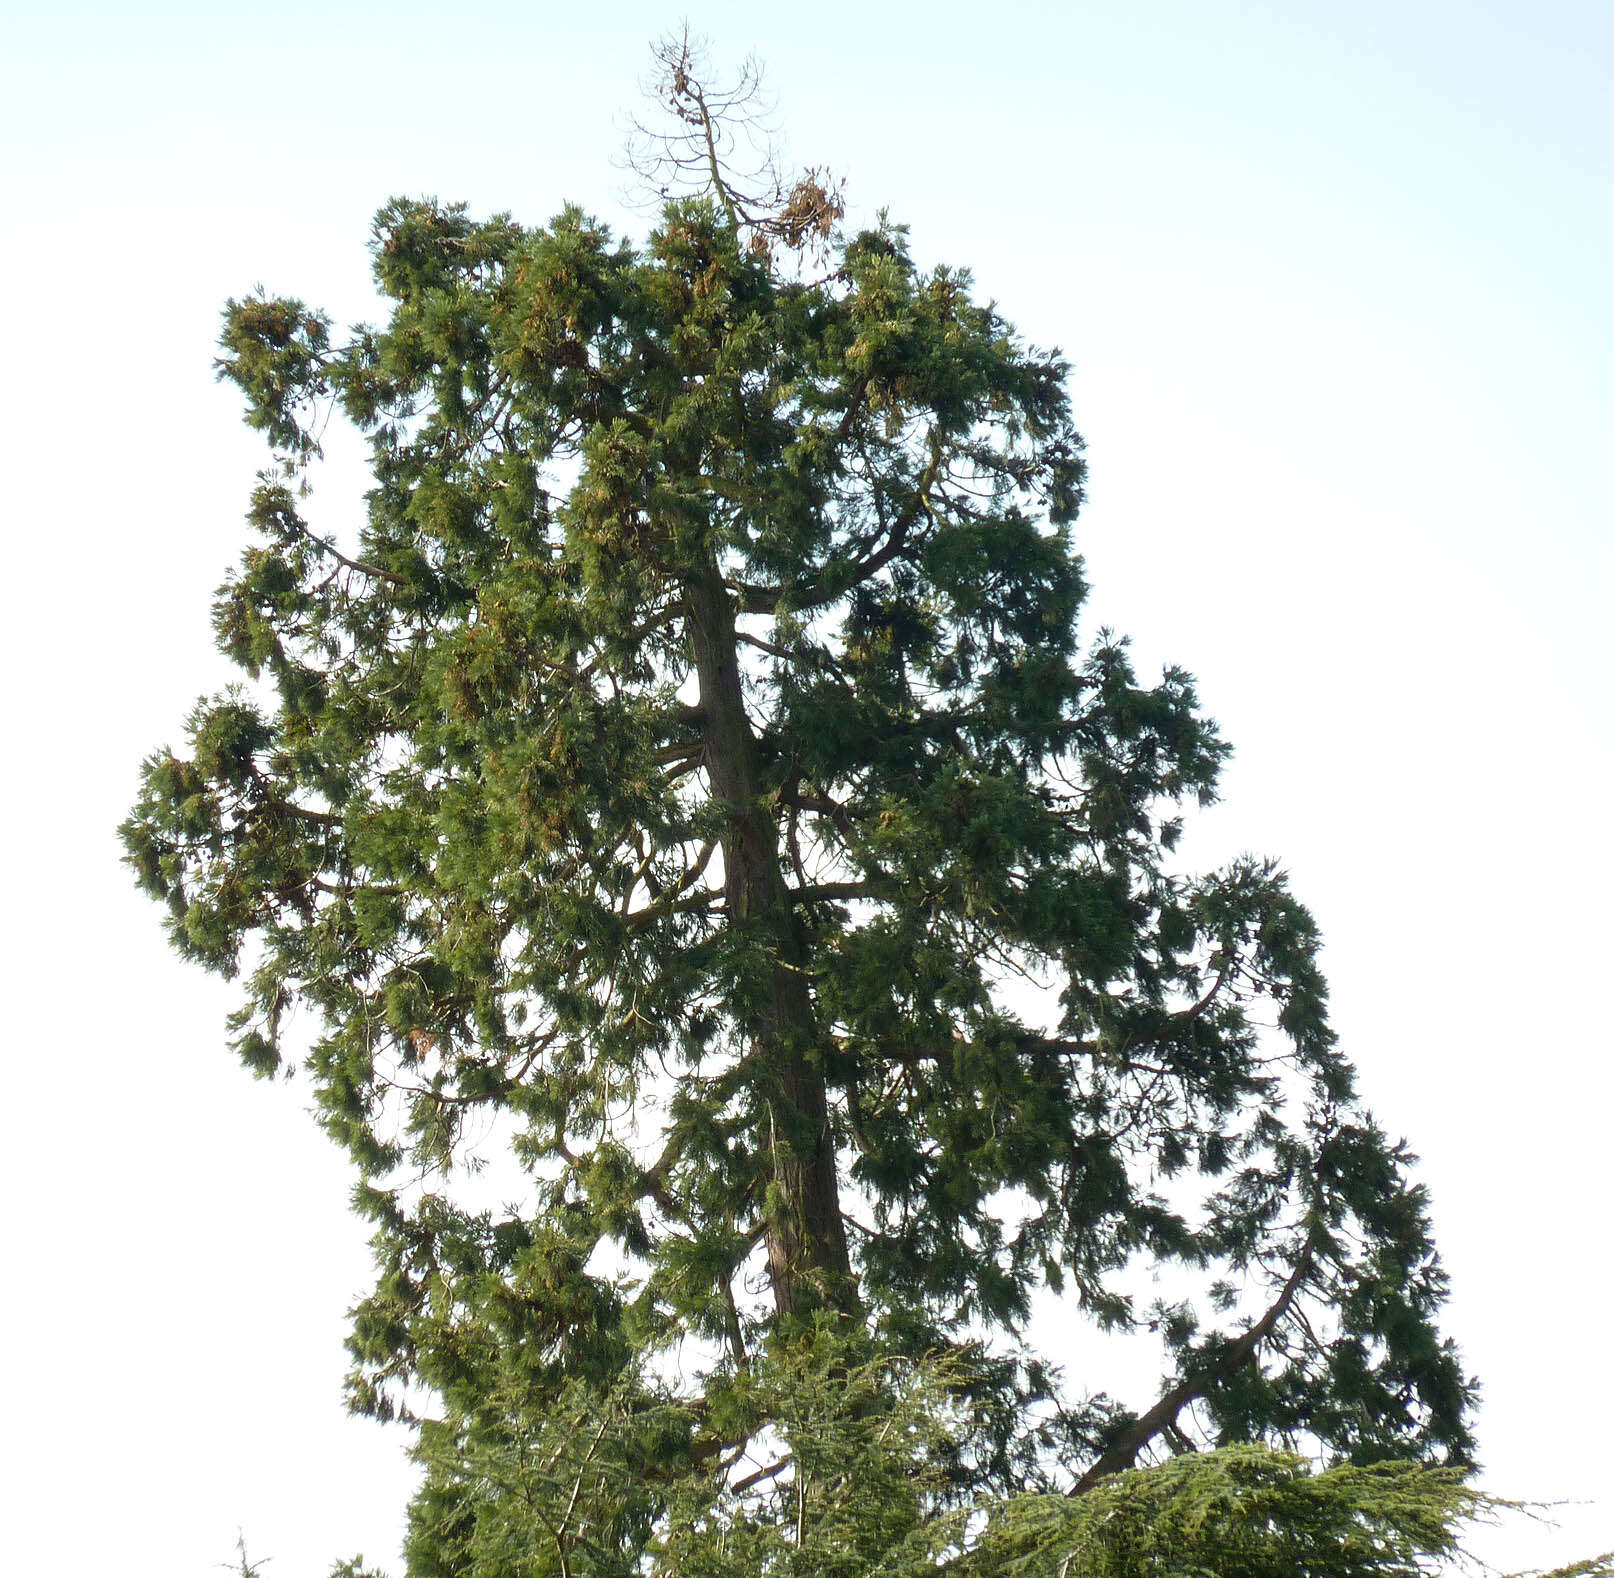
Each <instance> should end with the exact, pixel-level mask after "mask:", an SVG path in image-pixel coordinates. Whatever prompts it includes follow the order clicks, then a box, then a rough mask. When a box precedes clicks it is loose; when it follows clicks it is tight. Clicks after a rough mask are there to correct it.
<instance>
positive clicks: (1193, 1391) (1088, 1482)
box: [1070, 1235, 1316, 1496]
mask: <svg viewBox="0 0 1614 1578" xmlns="http://www.w3.org/2000/svg"><path fill="white" fill-rule="evenodd" d="M1315 1249H1316V1238H1315V1235H1313V1236H1311V1237H1308V1238H1307V1239H1306V1242H1305V1245H1304V1246H1303V1247H1302V1249H1301V1251H1300V1255H1299V1258H1298V1259H1297V1260H1296V1261H1295V1265H1294V1269H1293V1270H1292V1271H1291V1272H1290V1273H1289V1276H1288V1279H1287V1280H1286V1281H1285V1282H1284V1284H1283V1286H1282V1287H1281V1288H1280V1289H1279V1290H1278V1296H1277V1298H1276V1299H1275V1300H1274V1301H1273V1303H1272V1306H1271V1307H1270V1308H1269V1309H1268V1310H1267V1312H1266V1313H1265V1314H1264V1315H1263V1316H1262V1317H1261V1318H1260V1320H1258V1321H1256V1323H1255V1324H1254V1325H1253V1326H1251V1327H1250V1328H1249V1330H1247V1331H1246V1332H1244V1334H1243V1335H1242V1336H1240V1337H1237V1338H1235V1339H1234V1340H1233V1341H1232V1342H1230V1343H1229V1344H1228V1345H1227V1347H1225V1348H1223V1349H1222V1351H1221V1352H1220V1353H1219V1354H1217V1355H1216V1356H1215V1358H1213V1359H1212V1360H1211V1362H1210V1363H1209V1364H1207V1365H1205V1366H1203V1367H1202V1368H1200V1369H1199V1370H1197V1371H1195V1372H1194V1374H1192V1375H1188V1376H1184V1377H1183V1379H1182V1380H1180V1381H1178V1383H1177V1384H1176V1385H1175V1386H1173V1387H1172V1388H1171V1390H1170V1391H1168V1392H1167V1393H1166V1394H1165V1395H1164V1396H1163V1397H1162V1398H1161V1399H1160V1401H1159V1402H1157V1403H1156V1404H1155V1405H1154V1407H1153V1408H1151V1409H1150V1410H1149V1411H1148V1412H1147V1413H1146V1414H1143V1415H1142V1416H1141V1417H1139V1418H1138V1419H1135V1420H1134V1421H1133V1422H1132V1424H1131V1426H1130V1427H1129V1428H1128V1429H1127V1431H1126V1433H1125V1434H1124V1435H1123V1436H1122V1437H1121V1439H1120V1440H1119V1441H1116V1442H1115V1443H1114V1444H1113V1445H1112V1446H1111V1447H1110V1448H1109V1449H1108V1450H1107V1451H1106V1452H1104V1453H1103V1454H1102V1455H1101V1456H1100V1457H1099V1458H1098V1459H1097V1461H1096V1462H1094V1463H1093V1464H1092V1465H1091V1467H1089V1468H1088V1470H1087V1472H1086V1473H1085V1474H1083V1475H1082V1477H1081V1478H1080V1479H1079V1480H1077V1481H1076V1483H1075V1484H1074V1485H1073V1486H1072V1487H1071V1490H1070V1494H1071V1495H1072V1496H1081V1495H1085V1494H1086V1492H1088V1491H1090V1490H1091V1489H1092V1488H1093V1487H1094V1486H1095V1485H1096V1484H1098V1482H1099V1481H1100V1480H1101V1479H1108V1478H1109V1477H1110V1475H1112V1474H1119V1473H1121V1472H1122V1471H1123V1470H1124V1469H1129V1468H1131V1467H1132V1465H1133V1464H1134V1463H1135V1462H1136V1461H1137V1457H1138V1454H1139V1453H1140V1452H1141V1451H1142V1450H1143V1449H1144V1448H1145V1447H1146V1446H1147V1445H1148V1444H1149V1443H1150V1442H1151V1441H1152V1440H1154V1438H1155V1437H1156V1436H1158V1435H1164V1434H1167V1433H1168V1432H1169V1431H1171V1430H1172V1429H1173V1427H1174V1426H1175V1425H1176V1423H1177V1416H1178V1415H1179V1414H1180V1413H1181V1412H1182V1411H1183V1409H1185V1408H1186V1407H1188V1405H1189V1404H1190V1403H1193V1402H1197V1401H1198V1400H1199V1399H1200V1398H1201V1397H1203V1396H1205V1394H1206V1393H1207V1392H1209V1391H1210V1389H1211V1387H1212V1386H1214V1385H1215V1384H1216V1382H1217V1381H1219V1380H1221V1379H1223V1378H1224V1377H1225V1376H1229V1375H1231V1374H1233V1372H1234V1371H1235V1370H1237V1369H1238V1368H1239V1367H1240V1366H1241V1365H1244V1364H1247V1363H1248V1362H1249V1361H1250V1360H1252V1359H1253V1358H1254V1357H1255V1353H1256V1350H1257V1349H1258V1348H1259V1347H1260V1346H1261V1344H1262V1343H1263V1342H1265V1341H1266V1339H1267V1338H1268V1337H1270V1336H1271V1335H1272V1332H1273V1329H1274V1328H1275V1327H1276V1326H1277V1324H1278V1322H1279V1321H1281V1320H1282V1319H1283V1317H1284V1316H1285V1315H1286V1314H1287V1313H1288V1312H1289V1306H1290V1305H1291V1304H1293V1303H1294V1301H1295V1298H1296V1296H1297V1295H1298V1294H1299V1292H1300V1289H1301V1286H1302V1285H1303V1284H1304V1282H1305V1280H1306V1278H1307V1277H1308V1276H1309V1275H1310V1274H1311V1268H1312V1264H1313V1260H1314V1257H1315Z"/></svg>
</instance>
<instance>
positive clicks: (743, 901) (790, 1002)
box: [685, 564, 856, 1315]
mask: <svg viewBox="0 0 1614 1578" xmlns="http://www.w3.org/2000/svg"><path fill="white" fill-rule="evenodd" d="M685 595H686V599H687V604H688V608H689V631H690V641H691V645H692V648H693V654H694V658H695V667H696V673H697V675H698V677H699V681H700V707H701V712H702V714H703V715H704V730H705V747H706V768H707V772H708V774H709V775H710V780H711V786H712V792H713V793H714V794H715V795H716V796H717V798H718V799H719V800H720V801H722V802H723V804H724V805H725V806H726V807H727V809H728V822H727V826H726V828H725V830H724V833H723V872H724V884H725V889H726V896H727V900H728V915H729V924H730V925H731V926H733V925H743V926H745V927H747V929H749V930H751V931H752V932H753V933H754V934H755V935H756V937H757V939H758V941H759V942H760V943H761V945H762V946H765V947H766V948H767V949H768V952H769V955H770V960H771V963H770V966H769V980H768V989H767V992H766V994H765V997H764V999H763V1001H762V1002H761V1003H760V1004H758V1005H756V1006H755V1007H752V1008H748V1009H747V1010H746V1013H745V1015H744V1018H743V1023H742V1029H743V1030H744V1031H745V1032H746V1034H747V1035H748V1036H749V1037H750V1038H751V1041H752V1049H753V1055H754V1057H755V1060H756V1065H757V1070H758V1075H759V1079H758V1087H759V1090H760V1093H761V1095H762V1098H763V1117H762V1122H763V1123H764V1125H766V1127H765V1130H764V1132H762V1133H760V1134H759V1135H758V1136H757V1147H758V1152H759V1154H761V1155H765V1156H769V1157H770V1158H771V1167H772V1183H773V1185H774V1188H773V1190H772V1191H771V1194H772V1196H773V1202H772V1203H771V1204H769V1205H768V1206H765V1207H764V1221H763V1243H764V1246H765V1248H766V1250H767V1256H768V1276H769V1279H770V1281H771V1282H772V1284H773V1299H774V1307H775V1308H776V1309H777V1310H778V1312H779V1313H780V1314H781V1315H788V1314H792V1313H803V1312H805V1311H806V1310H809V1309H811V1308H812V1307H813V1306H815V1305H818V1304H824V1303H829V1304H833V1305H838V1306H841V1307H842V1308H848V1307H850V1306H851V1305H852V1304H853V1303H854V1302H855V1297H856V1295H855V1292H854V1289H853V1284H852V1276H851V1262H850V1260H849V1258H848V1256H847V1251H846V1232H845V1228H844V1226H843V1224H842V1222H841V1208H840V1189H839V1181H838V1179H837V1177H836V1170H835V1146H834V1142H833V1140H832V1139H831V1136H830V1127H829V1101H828V1093H827V1091H826V1089H825V1085H824V1075H823V1070H822V1068H821V1066H820V1065H819V1064H818V1063H817V1062H816V1061H815V1052H816V1050H817V1035H816V1030H815V1026H814V1017H813V1002H812V994H811V992H810V991H809V989H808V985H807V974H806V963H807V950H806V946H805V941H804V938H803V936H802V931H801V923H800V919H799V917H798V916H797V914H796V912H795V910H794V908H793V907H792V904H791V899H790V890H789V888H788V887H787V885H786V883H785V879H784V872H783V870H782V869H781V867H780V864H779V835H778V829H777V827H776V826H775V824H774V822H773V819H772V818H771V817H770V816H769V815H768V813H767V810H766V808H765V807H764V806H763V804H762V787H761V782H760V775H759V773H758V768H757V741H756V736H755V734H754V733H753V732H752V729H751V720H750V718H749V717H748V716H747V714H746V711H745V702H744V698H743V696H742V694H741V690H740V666H739V659H738V652H737V648H738V642H737V640H736V637H735V633H734V605H733V603H732V602H731V600H730V598H729V595H728V591H727V589H726V588H725V587H724V585H723V582H722V577H721V575H720V573H719V571H718V569H717V566H716V565H715V564H708V565H707V566H706V567H705V568H704V569H703V570H702V571H701V572H700V573H699V574H698V575H696V576H692V577H690V579H689V580H688V581H686V583H685Z"/></svg>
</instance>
